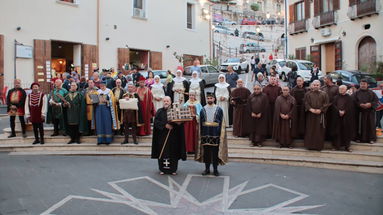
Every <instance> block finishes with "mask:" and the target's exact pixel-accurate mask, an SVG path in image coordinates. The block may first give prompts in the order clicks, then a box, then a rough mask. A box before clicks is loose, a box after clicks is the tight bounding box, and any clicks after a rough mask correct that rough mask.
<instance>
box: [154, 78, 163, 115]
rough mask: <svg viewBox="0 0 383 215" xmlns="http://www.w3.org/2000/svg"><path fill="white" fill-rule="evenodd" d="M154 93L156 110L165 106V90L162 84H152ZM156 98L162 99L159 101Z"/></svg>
mask: <svg viewBox="0 0 383 215" xmlns="http://www.w3.org/2000/svg"><path fill="white" fill-rule="evenodd" d="M152 94H153V105H154V108H155V109H156V111H157V110H158V109H160V108H162V107H163V106H164V101H163V99H164V97H165V92H164V88H163V85H162V84H153V85H152ZM156 99H161V100H160V101H157V100H156Z"/></svg>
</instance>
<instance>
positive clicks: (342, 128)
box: [330, 85, 355, 152]
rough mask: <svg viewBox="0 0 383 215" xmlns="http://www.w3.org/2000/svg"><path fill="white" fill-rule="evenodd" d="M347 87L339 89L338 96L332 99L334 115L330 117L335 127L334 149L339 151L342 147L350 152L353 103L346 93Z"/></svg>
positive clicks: (352, 128) (352, 129) (342, 86)
mask: <svg viewBox="0 0 383 215" xmlns="http://www.w3.org/2000/svg"><path fill="white" fill-rule="evenodd" d="M346 92H347V86H346V85H341V86H340V87H339V94H338V95H336V96H335V97H334V100H333V106H334V109H335V111H334V112H335V114H334V115H333V116H330V117H332V118H333V123H334V127H335V131H334V133H335V136H334V139H333V140H332V145H333V147H334V149H336V150H339V149H340V147H344V148H345V150H346V151H349V152H350V151H351V150H350V142H351V139H352V138H353V135H354V134H353V133H354V132H353V131H354V116H355V114H354V101H353V98H352V97H351V96H350V95H348V94H347V93H346Z"/></svg>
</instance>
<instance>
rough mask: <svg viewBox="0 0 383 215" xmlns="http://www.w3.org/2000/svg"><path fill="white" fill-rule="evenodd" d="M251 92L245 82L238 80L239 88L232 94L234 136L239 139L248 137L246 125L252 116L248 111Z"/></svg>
mask: <svg viewBox="0 0 383 215" xmlns="http://www.w3.org/2000/svg"><path fill="white" fill-rule="evenodd" d="M250 94H251V92H250V90H249V89H247V88H246V87H245V86H244V83H243V80H242V79H238V80H237V88H235V89H234V90H233V91H232V92H231V98H230V100H231V104H232V105H233V107H234V108H233V115H234V117H233V135H234V136H237V137H245V136H247V135H248V133H247V132H246V126H248V123H246V122H247V121H248V120H247V119H248V118H249V116H250V113H249V112H248V109H247V99H248V98H249V96H250Z"/></svg>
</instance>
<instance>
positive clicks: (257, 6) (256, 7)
mask: <svg viewBox="0 0 383 215" xmlns="http://www.w3.org/2000/svg"><path fill="white" fill-rule="evenodd" d="M250 8H251V9H252V10H253V11H259V8H260V6H259V4H257V3H253V4H251V5H250Z"/></svg>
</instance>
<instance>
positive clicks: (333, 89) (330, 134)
mask: <svg viewBox="0 0 383 215" xmlns="http://www.w3.org/2000/svg"><path fill="white" fill-rule="evenodd" d="M322 90H323V91H324V92H325V93H327V96H328V99H329V104H328V105H329V107H328V108H327V112H326V139H327V140H333V139H334V138H335V135H336V133H335V130H336V128H335V123H334V117H333V116H334V115H335V114H336V113H335V112H336V110H335V108H334V106H333V101H334V98H335V96H337V95H338V94H339V87H338V86H337V85H331V86H328V85H325V86H323V87H322Z"/></svg>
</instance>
